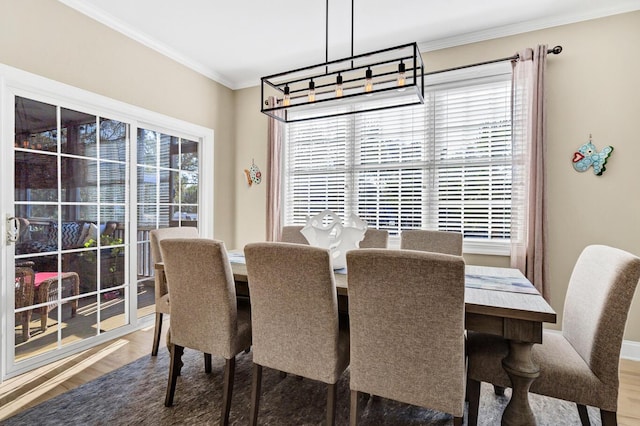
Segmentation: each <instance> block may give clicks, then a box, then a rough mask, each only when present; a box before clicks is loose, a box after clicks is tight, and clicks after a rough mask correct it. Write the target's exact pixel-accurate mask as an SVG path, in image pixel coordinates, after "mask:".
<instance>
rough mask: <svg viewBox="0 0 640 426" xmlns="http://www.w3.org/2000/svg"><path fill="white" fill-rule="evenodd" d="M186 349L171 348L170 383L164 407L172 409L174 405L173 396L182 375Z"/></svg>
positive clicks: (176, 346)
mask: <svg viewBox="0 0 640 426" xmlns="http://www.w3.org/2000/svg"><path fill="white" fill-rule="evenodd" d="M183 353H184V347H182V346H178V345H173V346H172V347H171V362H170V363H169V382H168V383H167V395H166V396H165V398H164V406H165V407H171V406H172V405H173V395H174V394H175V393H176V381H177V380H178V375H179V373H180V366H181V365H182V354H183Z"/></svg>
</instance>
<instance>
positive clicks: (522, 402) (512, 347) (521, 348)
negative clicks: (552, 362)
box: [502, 340, 540, 425]
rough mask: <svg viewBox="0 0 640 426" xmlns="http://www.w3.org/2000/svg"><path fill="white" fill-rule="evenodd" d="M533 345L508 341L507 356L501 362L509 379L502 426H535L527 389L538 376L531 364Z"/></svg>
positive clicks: (533, 365)
mask: <svg viewBox="0 0 640 426" xmlns="http://www.w3.org/2000/svg"><path fill="white" fill-rule="evenodd" d="M533 345H534V344H533V343H525V342H518V341H513V340H509V355H507V357H506V358H505V359H503V360H502V367H503V368H504V370H505V371H506V372H507V374H508V375H509V378H510V379H511V385H512V386H511V388H512V394H511V400H510V401H509V404H508V405H507V407H506V408H505V410H504V413H502V424H503V425H535V424H536V419H535V417H534V415H533V412H532V411H531V406H530V405H529V387H530V386H531V383H533V381H534V380H535V379H536V378H537V377H538V376H539V375H540V369H539V368H538V366H537V365H535V363H534V362H533V359H532V357H531V348H532V347H533Z"/></svg>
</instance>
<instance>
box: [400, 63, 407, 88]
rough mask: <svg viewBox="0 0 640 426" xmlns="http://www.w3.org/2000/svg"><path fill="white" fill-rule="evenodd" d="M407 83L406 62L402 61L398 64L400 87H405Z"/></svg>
mask: <svg viewBox="0 0 640 426" xmlns="http://www.w3.org/2000/svg"><path fill="white" fill-rule="evenodd" d="M405 82H406V75H405V66H404V62H402V61H400V63H399V64H398V87H403V86H404V83H405Z"/></svg>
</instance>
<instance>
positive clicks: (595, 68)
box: [236, 12, 640, 342]
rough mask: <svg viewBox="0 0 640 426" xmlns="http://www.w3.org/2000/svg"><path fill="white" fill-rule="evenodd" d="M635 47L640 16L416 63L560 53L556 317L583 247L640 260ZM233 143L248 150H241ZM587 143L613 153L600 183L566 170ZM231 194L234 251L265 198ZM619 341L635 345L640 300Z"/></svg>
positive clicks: (249, 129)
mask: <svg viewBox="0 0 640 426" xmlns="http://www.w3.org/2000/svg"><path fill="white" fill-rule="evenodd" d="M638 40H640V12H634V13H628V14H623V15H617V16H612V17H609V18H604V19H598V20H593V21H587V22H583V23H578V24H572V25H566V26H561V27H556V28H551V29H546V30H542V31H535V32H531V33H526V34H521V35H517V36H512V37H505V38H500V39H496V40H491V41H486V42H481V43H474V44H469V45H466V46H460V47H456V48H450V49H443V50H440V51H435V52H428V53H425V54H424V55H423V56H424V59H425V64H426V66H427V69H428V70H438V69H444V68H449V67H454V66H458V65H464V64H469V63H474V62H480V61H486V60H490V59H495V58H500V57H506V56H510V55H512V54H513V53H515V52H516V51H518V50H521V49H522V48H524V47H533V46H535V45H537V44H547V45H549V46H555V45H562V46H563V48H564V51H563V52H562V54H560V55H551V56H550V57H549V60H548V69H547V130H548V133H547V134H548V147H547V155H546V170H547V188H548V204H547V206H548V219H547V229H548V247H547V251H546V253H547V261H548V265H549V276H548V279H547V283H548V285H550V286H551V287H552V292H551V296H552V305H553V307H554V308H555V309H556V311H558V312H559V313H560V312H561V311H562V306H563V304H564V295H565V293H566V285H567V282H568V279H569V276H570V273H571V269H572V267H573V264H574V263H575V261H576V259H577V257H578V255H579V254H580V252H581V250H582V249H583V248H584V247H585V246H586V245H588V244H595V243H601V244H608V245H612V246H616V247H620V248H622V249H625V250H628V251H630V252H632V253H635V254H637V255H640V219H639V218H640V193H639V190H638V188H639V187H640V167H638V165H637V159H638V158H640V130H639V128H638V122H639V121H640V82H639V80H638V76H640V56H639V55H637V54H635V52H637V43H638ZM259 96H260V93H259V90H258V89H257V88H250V89H245V90H241V91H239V92H238V94H237V101H238V103H237V114H236V120H237V123H238V125H237V130H236V132H237V135H238V141H239V143H238V152H237V156H238V161H239V164H237V166H236V167H237V168H238V169H240V166H245V165H246V164H248V163H247V162H248V161H249V162H250V161H251V158H252V157H253V158H256V161H258V158H264V157H265V155H266V128H267V120H266V118H265V116H261V115H260V114H259V113H258V112H257V111H258V108H259ZM241 134H242V135H243V136H244V137H245V138H246V140H244V141H240V139H241V138H240V135H241ZM589 134H593V141H594V143H595V145H596V147H597V148H599V149H601V148H602V147H603V146H605V145H612V146H613V147H614V148H615V151H614V153H613V154H612V156H611V158H610V161H609V163H608V164H607V171H606V172H605V173H604V174H603V176H600V177H598V176H595V175H594V174H593V173H592V172H591V171H588V172H586V173H577V172H575V171H574V170H573V167H572V166H571V157H572V154H573V152H574V151H575V150H576V149H577V148H578V147H579V146H580V145H581V144H583V143H584V142H586V141H587V139H588V137H589ZM240 163H241V164H240ZM261 165H262V166H264V162H262V163H261ZM237 188H238V191H237V197H238V198H237V204H236V205H237V207H238V209H237V211H236V214H237V222H236V223H237V224H236V243H237V246H238V247H241V246H242V245H243V244H245V243H246V242H249V241H253V240H259V239H263V238H264V226H259V225H261V224H262V225H263V224H264V222H265V219H264V215H265V207H264V199H265V189H266V188H265V186H264V185H260V187H259V188H256V187H253V188H250V189H249V190H247V189H246V188H244V187H243V185H237ZM249 222H254V223H253V224H251V225H250V224H249ZM467 261H468V262H469V263H484V264H498V265H500V264H502V263H503V261H504V259H502V258H497V259H489V258H487V257H482V256H473V257H471V256H469V257H467ZM625 339H628V340H633V341H636V342H640V291H638V292H636V295H635V298H634V300H633V304H632V307H631V313H630V316H629V320H628V322H627V330H626V334H625Z"/></svg>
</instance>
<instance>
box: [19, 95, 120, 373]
mask: <svg viewBox="0 0 640 426" xmlns="http://www.w3.org/2000/svg"><path fill="white" fill-rule="evenodd" d="M129 136H130V135H129V125H128V124H127V123H123V122H121V121H118V120H114V119H111V118H109V117H102V116H99V115H94V114H87V113H84V112H81V111H77V110H73V109H69V108H65V107H63V106H61V105H55V104H50V103H45V102H41V101H38V100H34V99H29V98H26V97H20V96H16V97H15V139H14V148H13V150H14V153H13V154H14V155H13V157H14V170H15V173H14V185H13V186H14V212H15V215H14V219H13V220H12V223H11V224H10V226H13V227H14V229H15V232H16V238H15V240H16V241H15V246H14V268H15V279H14V282H15V306H14V318H15V327H14V336H13V337H14V346H13V347H14V359H15V361H16V362H19V361H21V360H24V359H26V358H29V357H34V356H37V355H42V354H44V353H46V352H49V351H54V350H56V349H60V348H62V347H63V346H65V345H69V344H73V343H76V342H78V341H80V340H83V339H88V338H91V337H95V336H99V335H100V334H102V333H106V332H109V331H111V330H114V329H116V328H118V327H122V326H124V325H126V324H129V323H130V318H129V315H128V309H127V307H128V304H129V303H128V298H129V286H128V274H127V265H128V262H127V259H128V256H129V244H128V243H127V220H126V218H127V215H128V211H127V206H128V203H127V201H128V199H129V191H128V187H127V181H128V169H127V164H128V161H129V160H128V159H129V145H130V140H129Z"/></svg>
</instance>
